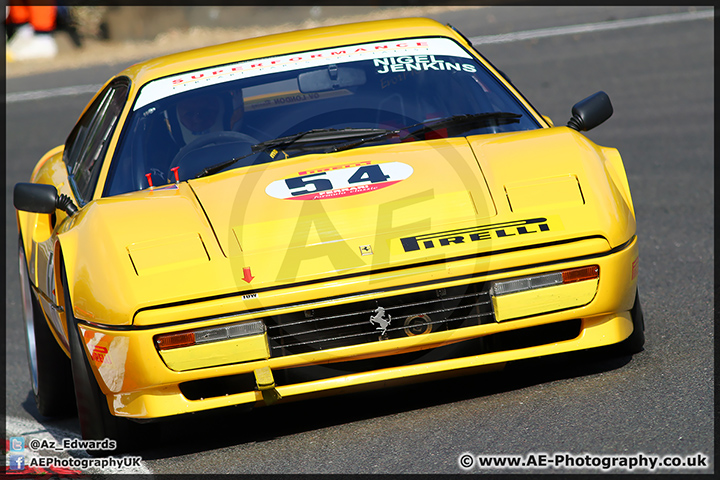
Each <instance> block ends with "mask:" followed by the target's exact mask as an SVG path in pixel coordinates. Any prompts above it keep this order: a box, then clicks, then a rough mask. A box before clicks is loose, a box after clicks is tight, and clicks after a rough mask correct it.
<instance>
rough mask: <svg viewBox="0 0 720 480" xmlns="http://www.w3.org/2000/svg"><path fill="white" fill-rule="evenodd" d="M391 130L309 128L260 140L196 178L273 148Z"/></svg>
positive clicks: (320, 144) (335, 141)
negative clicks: (243, 153)
mask: <svg viewBox="0 0 720 480" xmlns="http://www.w3.org/2000/svg"><path fill="white" fill-rule="evenodd" d="M388 132H392V131H390V130H385V129H382V128H341V129H337V128H316V129H313V130H307V131H305V132H300V133H296V134H294V135H287V136H285V137H279V138H274V139H272V140H267V141H265V142H260V143H257V144H255V145H253V146H252V147H251V149H252V152H250V153H249V154H247V155H242V156H240V157H235V158H231V159H230V160H226V161H224V162H221V163H218V164H216V165H212V166H209V167H207V168H205V169H203V170H202V171H201V172H200V173H198V174H197V175H196V176H195V178H200V177H205V176H207V175H212V174H214V173H217V172H220V171H222V170H224V169H226V168H227V167H229V166H231V165H233V164H235V163H237V162H239V161H240V160H242V159H244V158H247V157H249V156H251V155H255V154H256V153H261V152H267V151H271V150H284V149H287V148H289V147H295V148H306V147H312V148H317V147H318V146H322V144H326V143H337V142H338V141H346V140H349V139H354V138H357V137H362V138H364V137H367V136H368V135H369V136H371V137H372V136H377V135H384V134H387V133H388Z"/></svg>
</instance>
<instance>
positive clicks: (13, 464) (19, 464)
mask: <svg viewBox="0 0 720 480" xmlns="http://www.w3.org/2000/svg"><path fill="white" fill-rule="evenodd" d="M24 468H25V455H10V470H23V469H24Z"/></svg>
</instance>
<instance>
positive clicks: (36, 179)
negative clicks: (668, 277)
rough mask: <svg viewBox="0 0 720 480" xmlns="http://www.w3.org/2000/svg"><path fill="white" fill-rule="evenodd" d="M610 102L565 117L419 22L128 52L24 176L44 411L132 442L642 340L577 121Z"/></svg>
mask: <svg viewBox="0 0 720 480" xmlns="http://www.w3.org/2000/svg"><path fill="white" fill-rule="evenodd" d="M612 111H613V110H612V106H611V103H610V100H609V98H608V96H607V95H606V94H605V93H603V92H598V93H596V94H594V95H591V96H590V97H588V98H586V99H585V100H583V101H581V102H579V103H577V104H576V105H575V106H574V107H573V109H572V118H571V119H570V121H569V122H568V124H567V126H553V124H552V122H551V121H550V119H549V118H546V117H544V116H542V115H541V114H540V113H539V112H538V111H537V110H536V109H535V108H533V106H532V105H531V104H530V103H529V102H528V100H527V99H525V97H523V95H522V94H520V93H519V92H518V91H517V90H516V88H515V87H514V86H513V84H512V83H511V82H510V81H509V80H508V79H507V77H506V76H505V75H504V74H502V73H501V72H500V71H499V70H498V69H496V68H495V67H494V66H493V65H492V64H491V63H490V62H488V61H487V60H486V59H485V58H484V57H483V56H482V55H480V54H479V53H478V52H477V51H476V50H475V49H474V48H473V47H472V45H471V44H470V43H469V42H468V40H467V39H466V38H465V37H464V36H463V35H462V34H460V33H459V32H457V31H456V30H455V29H453V28H452V27H450V26H444V25H441V24H439V23H437V22H435V21H432V20H428V19H420V18H415V19H402V20H388V21H377V22H370V23H357V24H351V25H344V26H336V27H324V28H317V29H313V30H306V31H299V32H292V33H283V34H278V35H272V36H267V37H262V38H253V39H248V40H242V41H238V42H234V43H228V44H223V45H218V46H213V47H207V48H202V49H198V50H193V51H189V52H184V53H179V54H174V55H169V56H165V57H161V58H157V59H153V60H149V61H146V62H143V63H139V64H136V65H134V66H131V67H129V68H128V69H126V70H125V71H123V72H121V73H119V74H118V75H117V76H115V77H113V78H111V79H110V80H109V81H108V82H107V83H106V84H105V85H104V86H103V87H102V89H101V90H100V91H99V92H98V93H97V94H96V95H95V96H94V98H93V99H92V101H91V102H90V103H89V105H88V106H87V107H86V108H85V110H84V111H83V113H82V115H81V116H80V118H79V120H78V122H77V124H76V125H75V127H74V128H73V129H72V131H71V132H70V134H69V136H68V138H67V141H66V142H65V144H64V145H62V146H58V147H57V148H54V149H52V150H50V151H49V152H48V153H47V154H46V155H45V156H44V157H43V158H42V159H41V160H40V161H39V162H38V163H37V166H36V167H35V169H34V170H33V173H32V177H31V178H30V182H28V183H20V184H17V185H16V186H15V189H14V205H15V207H16V209H17V210H18V212H17V222H18V230H19V234H20V235H19V236H20V243H19V266H20V277H21V281H22V292H23V306H24V325H25V330H26V332H27V335H26V336H27V339H28V353H29V362H30V369H31V374H32V385H33V391H34V394H35V398H36V400H37V405H38V409H39V410H40V413H42V414H43V415H56V414H63V413H66V412H68V411H72V410H74V408H75V407H77V410H78V414H79V417H80V425H81V430H82V435H83V437H84V438H86V439H104V438H112V439H116V440H118V442H120V444H122V442H123V441H126V440H128V439H129V438H132V436H133V435H134V433H133V432H134V431H135V429H136V428H137V425H138V423H142V422H145V421H149V420H153V419H160V418H167V417H171V416H175V415H179V414H184V413H189V412H199V411H204V410H209V409H214V408H219V407H224V406H231V405H242V406H246V407H250V408H251V407H257V406H262V405H267V404H272V403H274V402H283V401H288V400H293V399H298V398H306V397H308V396H313V395H320V394H334V393H340V392H347V391H351V390H354V389H358V388H371V387H378V386H386V385H389V384H393V383H394V382H398V383H399V382H407V381H415V380H426V379H430V378H434V377H435V376H438V375H441V374H449V373H452V374H459V373H471V372H477V371H478V370H482V368H485V367H487V368H493V367H497V366H501V365H503V364H505V363H506V362H508V361H513V360H519V359H526V358H531V357H539V356H546V355H552V354H558V353H562V352H571V351H577V350H585V349H589V348H593V347H600V346H606V345H613V344H617V345H618V348H619V349H620V351H621V352H623V353H634V352H637V351H640V350H642V345H643V343H644V334H643V328H644V327H643V316H642V311H641V308H640V301H639V299H638V296H637V279H638V243H637V238H636V234H635V230H636V226H635V214H634V210H633V204H632V200H631V196H630V190H629V187H628V181H627V178H626V174H625V169H624V167H623V163H622V160H621V158H620V155H619V153H618V151H617V150H616V149H614V148H608V147H602V146H598V145H595V144H594V143H593V142H591V141H590V140H588V139H587V138H586V137H585V136H584V135H583V134H582V133H580V132H582V131H586V130H589V129H591V128H593V127H595V126H597V125H599V124H600V123H602V122H604V121H605V120H606V119H607V118H608V117H610V115H611V114H612ZM613 351H614V350H613ZM436 374H437V375H436Z"/></svg>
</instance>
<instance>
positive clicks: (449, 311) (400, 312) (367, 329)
mask: <svg viewBox="0 0 720 480" xmlns="http://www.w3.org/2000/svg"><path fill="white" fill-rule="evenodd" d="M265 321H266V325H267V329H268V339H269V341H270V349H271V352H272V356H274V357H277V356H283V355H293V354H298V353H305V352H311V351H315V350H323V349H328V348H336V347H343V346H349V345H359V344H363V343H369V342H376V341H381V340H386V339H390V338H402V337H408V336H414V335H421V334H425V333H430V332H438V331H442V330H452V329H457V328H462V327H467V326H471V325H480V324H486V323H493V322H494V321H495V318H494V315H493V309H492V302H491V299H490V295H489V292H488V288H486V286H485V285H483V284H473V285H463V286H459V287H450V288H443V289H434V290H428V291H425V292H419V293H411V294H405V295H396V296H392V297H386V298H381V299H376V300H365V301H360V302H354V303H347V304H344V305H335V306H329V307H323V308H319V309H315V310H305V311H300V312H293V313H289V314H283V315H274V316H270V317H266V319H265Z"/></svg>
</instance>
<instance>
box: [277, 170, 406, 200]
mask: <svg viewBox="0 0 720 480" xmlns="http://www.w3.org/2000/svg"><path fill="white" fill-rule="evenodd" d="M412 173H413V168H412V167H411V166H410V165H407V164H405V163H401V162H388V163H371V162H356V163H351V164H347V165H336V166H331V167H323V168H317V169H314V170H306V171H302V172H298V175H297V176H295V177H290V178H284V179H282V180H276V181H274V182H272V183H271V184H270V185H268V186H267V187H266V188H265V193H267V194H268V195H270V196H271V197H275V198H279V199H281V200H324V199H330V198H341V197H348V196H351V195H359V194H361V193H368V192H374V191H376V190H379V189H381V188H385V187H389V186H390V185H395V184H396V183H398V182H401V181H403V180H405V179H407V178H408V177H410V175H412Z"/></svg>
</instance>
